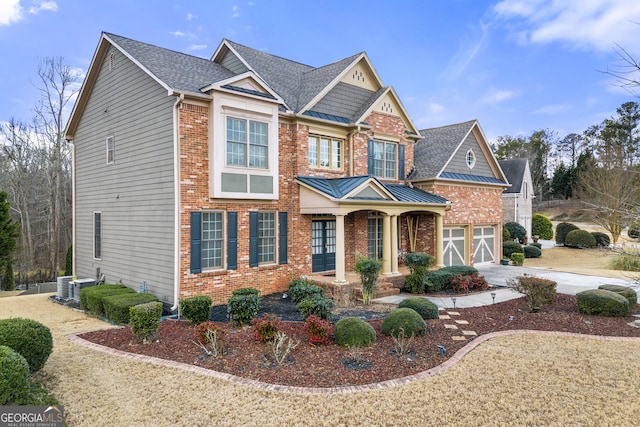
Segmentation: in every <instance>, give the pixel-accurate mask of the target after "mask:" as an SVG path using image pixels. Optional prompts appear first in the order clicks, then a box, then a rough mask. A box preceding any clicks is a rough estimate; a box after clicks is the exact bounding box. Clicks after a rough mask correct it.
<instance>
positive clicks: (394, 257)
mask: <svg viewBox="0 0 640 427" xmlns="http://www.w3.org/2000/svg"><path fill="white" fill-rule="evenodd" d="M391 274H400V271H399V270H398V215H391Z"/></svg>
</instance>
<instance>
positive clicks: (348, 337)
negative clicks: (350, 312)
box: [334, 317, 376, 347]
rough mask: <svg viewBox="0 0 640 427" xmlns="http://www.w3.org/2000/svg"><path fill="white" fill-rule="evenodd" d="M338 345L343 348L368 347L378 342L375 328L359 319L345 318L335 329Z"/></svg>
mask: <svg viewBox="0 0 640 427" xmlns="http://www.w3.org/2000/svg"><path fill="white" fill-rule="evenodd" d="M334 333H335V336H336V344H338V345H341V346H343V347H368V346H370V345H371V344H373V343H374V342H376V331H375V330H374V329H373V327H372V326H371V325H370V324H368V323H367V322H365V321H364V320H362V319H358V318H357V317H343V318H342V319H340V320H338V322H337V323H336V325H335V327H334Z"/></svg>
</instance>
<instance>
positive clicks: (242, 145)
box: [227, 116, 269, 169]
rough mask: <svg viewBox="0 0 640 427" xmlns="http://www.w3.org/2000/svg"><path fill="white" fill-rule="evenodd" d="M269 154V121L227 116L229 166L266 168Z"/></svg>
mask: <svg viewBox="0 0 640 427" xmlns="http://www.w3.org/2000/svg"><path fill="white" fill-rule="evenodd" d="M268 155H269V138H268V125H267V123H264V122H258V121H254V120H246V119H240V118H236V117H230V116H228V117H227V166H242V167H250V168H260V169H266V168H267V167H268Z"/></svg>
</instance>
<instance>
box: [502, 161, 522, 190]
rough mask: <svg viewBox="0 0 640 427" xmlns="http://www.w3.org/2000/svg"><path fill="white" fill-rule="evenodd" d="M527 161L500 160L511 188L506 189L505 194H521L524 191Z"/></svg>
mask: <svg viewBox="0 0 640 427" xmlns="http://www.w3.org/2000/svg"><path fill="white" fill-rule="evenodd" d="M527 162H528V160H527V159H512V160H500V161H498V163H499V164H500V168H501V169H502V171H503V172H504V175H505V176H506V177H507V180H508V181H509V183H510V184H511V187H509V188H506V189H505V190H504V191H503V193H519V192H520V190H521V189H522V180H523V178H524V172H525V170H526V168H527Z"/></svg>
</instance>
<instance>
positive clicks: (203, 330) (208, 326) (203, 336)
mask: <svg viewBox="0 0 640 427" xmlns="http://www.w3.org/2000/svg"><path fill="white" fill-rule="evenodd" d="M207 331H212V332H213V331H217V333H218V338H221V337H223V336H224V330H222V329H221V328H220V327H219V326H218V325H216V323H215V322H212V321H210V320H207V321H206V322H202V323H199V324H198V325H197V326H196V333H197V334H198V341H200V342H201V343H202V344H210V342H209V339H208V338H207Z"/></svg>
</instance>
